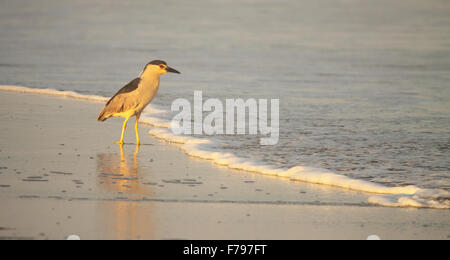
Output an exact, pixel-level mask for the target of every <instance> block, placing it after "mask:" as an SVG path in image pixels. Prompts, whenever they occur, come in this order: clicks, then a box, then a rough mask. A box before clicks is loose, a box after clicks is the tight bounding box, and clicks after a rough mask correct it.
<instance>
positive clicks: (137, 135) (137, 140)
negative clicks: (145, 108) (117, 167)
mask: <svg viewBox="0 0 450 260" xmlns="http://www.w3.org/2000/svg"><path fill="white" fill-rule="evenodd" d="M139 117H141V114H137V115H136V122H135V123H134V130H136V144H137V145H140V144H141V142H139V131H138V121H139Z"/></svg>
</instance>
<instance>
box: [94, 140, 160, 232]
mask: <svg viewBox="0 0 450 260" xmlns="http://www.w3.org/2000/svg"><path fill="white" fill-rule="evenodd" d="M119 149H120V155H119V154H117V153H102V154H97V172H98V185H99V188H100V190H104V191H106V192H108V193H112V195H113V198H114V199H113V200H112V201H105V202H100V205H99V207H98V209H99V210H100V214H99V216H106V217H100V222H101V223H100V224H101V225H104V224H107V225H109V227H108V228H109V230H111V232H113V233H114V234H113V236H114V237H115V238H116V239H139V238H144V237H145V238H151V237H152V230H153V228H152V226H153V225H152V218H151V216H150V215H149V214H148V213H149V212H152V210H151V209H149V207H152V206H151V204H149V203H147V204H146V205H140V204H139V203H142V202H140V201H136V200H141V199H142V198H143V197H145V196H150V195H151V193H152V191H151V190H150V188H149V187H144V186H140V185H139V181H138V178H139V175H140V174H141V169H140V168H139V163H138V153H139V145H136V148H135V150H134V152H133V153H132V154H131V153H130V154H125V153H124V148H123V145H119Z"/></svg>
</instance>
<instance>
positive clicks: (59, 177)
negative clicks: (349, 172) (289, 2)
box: [0, 91, 450, 239]
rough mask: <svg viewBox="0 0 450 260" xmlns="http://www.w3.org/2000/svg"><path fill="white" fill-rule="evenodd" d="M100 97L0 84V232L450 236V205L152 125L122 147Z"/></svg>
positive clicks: (46, 235) (12, 235)
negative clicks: (157, 132)
mask: <svg viewBox="0 0 450 260" xmlns="http://www.w3.org/2000/svg"><path fill="white" fill-rule="evenodd" d="M102 106H103V104H102V103H101V102H98V103H96V102H88V101H81V100H75V99H69V98H60V97H53V96H46V95H37V94H28V93H14V92H5V91H1V92H0V119H1V122H2V123H1V125H0V135H1V138H0V205H1V208H2V210H1V211H0V239H65V238H66V237H67V236H69V235H73V234H75V235H78V236H80V237H81V239H366V238H367V237H368V236H369V235H378V236H379V237H381V238H382V239H450V233H449V232H450V211H448V210H437V209H417V208H389V207H379V206H373V205H369V204H367V198H368V196H370V194H366V193H362V192H354V191H348V190H344V189H339V188H334V187H328V186H324V185H313V184H307V183H302V182H293V181H289V180H287V179H280V178H275V177H268V176H263V175H258V174H253V173H249V172H244V171H234V170H230V169H227V168H224V167H219V166H217V165H214V164H212V163H211V162H209V161H205V160H199V159H196V158H192V157H188V156H187V155H185V154H184V153H183V152H182V151H180V150H179V148H178V147H177V145H173V144H168V143H165V142H162V141H159V140H157V139H155V138H153V137H151V136H149V135H147V134H146V133H147V132H148V131H149V130H150V127H149V126H145V125H143V126H141V129H140V133H141V142H143V143H144V144H143V145H141V146H140V147H136V146H135V145H134V144H132V143H127V144H125V145H124V146H123V149H121V148H120V146H119V145H116V144H114V141H117V140H116V139H118V138H119V135H120V129H121V124H122V120H120V119H112V120H108V121H106V122H105V123H98V122H97V121H96V116H97V114H98V111H99V110H100V109H101V107H102ZM125 142H134V129H133V127H129V128H128V129H127V132H126V137H125Z"/></svg>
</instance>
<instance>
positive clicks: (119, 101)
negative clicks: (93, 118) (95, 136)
mask: <svg viewBox="0 0 450 260" xmlns="http://www.w3.org/2000/svg"><path fill="white" fill-rule="evenodd" d="M140 82H141V79H140V78H135V79H133V80H132V81H131V82H130V83H128V84H127V85H125V86H124V87H123V88H121V89H120V90H119V91H118V92H117V93H116V94H115V95H114V96H113V97H112V98H111V99H110V100H109V101H108V102H107V103H106V105H105V107H104V108H103V110H102V111H101V112H100V114H99V116H98V119H97V120H98V121H105V120H106V119H108V118H109V117H110V116H112V115H113V114H115V113H120V112H124V111H127V110H128V109H132V108H133V107H136V106H137V103H136V102H137V101H136V100H133V99H130V98H127V95H123V94H127V93H131V92H133V91H135V90H136V89H137V88H138V86H139V83H140Z"/></svg>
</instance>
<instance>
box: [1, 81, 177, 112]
mask: <svg viewBox="0 0 450 260" xmlns="http://www.w3.org/2000/svg"><path fill="white" fill-rule="evenodd" d="M0 90H2V91H10V92H19V93H30V94H41V95H50V96H58V97H65V98H73V99H80V100H87V101H93V102H101V103H106V102H107V101H108V100H109V99H110V98H108V97H102V96H97V95H83V94H80V93H77V92H74V91H63V90H56V89H50V88H45V89H42V88H28V87H22V86H7V85H0ZM144 112H145V113H151V114H163V113H167V112H168V111H166V110H161V109H157V108H155V107H154V106H151V105H149V106H147V108H146V109H145V110H144Z"/></svg>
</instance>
